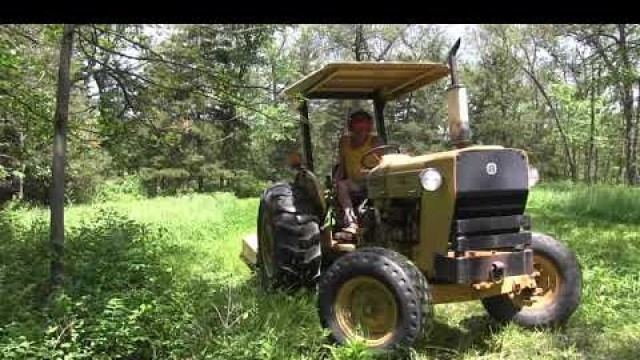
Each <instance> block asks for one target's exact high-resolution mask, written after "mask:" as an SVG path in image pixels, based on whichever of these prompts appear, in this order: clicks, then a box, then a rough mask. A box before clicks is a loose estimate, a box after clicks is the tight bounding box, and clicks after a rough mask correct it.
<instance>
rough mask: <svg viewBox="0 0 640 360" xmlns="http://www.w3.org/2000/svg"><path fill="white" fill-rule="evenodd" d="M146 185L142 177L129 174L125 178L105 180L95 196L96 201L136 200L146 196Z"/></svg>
mask: <svg viewBox="0 0 640 360" xmlns="http://www.w3.org/2000/svg"><path fill="white" fill-rule="evenodd" d="M144 194H145V193H144V187H143V184H142V180H141V179H140V177H138V176H135V175H129V176H126V177H124V178H116V179H110V180H105V181H104V182H103V183H101V184H100V185H99V187H98V189H97V191H96V195H95V196H94V198H93V201H94V202H95V203H103V202H107V201H128V200H129V201H135V200H140V199H142V198H144Z"/></svg>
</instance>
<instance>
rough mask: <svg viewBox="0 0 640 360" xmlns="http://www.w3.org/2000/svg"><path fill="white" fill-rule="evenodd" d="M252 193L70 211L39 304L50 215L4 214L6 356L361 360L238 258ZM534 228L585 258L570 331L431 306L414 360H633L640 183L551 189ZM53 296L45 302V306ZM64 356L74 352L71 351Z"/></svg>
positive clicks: (639, 303) (1, 334)
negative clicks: (50, 289)
mask: <svg viewBox="0 0 640 360" xmlns="http://www.w3.org/2000/svg"><path fill="white" fill-rule="evenodd" d="M257 204H258V200H257V199H242V200H239V199H236V198H235V197H234V196H233V195H230V194H226V193H220V194H214V195H187V196H182V197H167V198H155V199H148V200H133V199H132V200H129V201H127V200H120V201H117V202H106V203H103V204H97V205H83V206H75V207H71V208H69V210H68V211H67V213H66V224H67V249H66V261H67V269H66V271H67V273H68V274H69V278H68V281H67V286H66V290H65V294H64V296H60V297H58V298H56V299H53V300H52V301H50V302H47V301H45V300H46V299H44V298H43V296H42V294H43V293H45V292H46V283H47V280H48V278H47V274H48V263H47V261H46V258H47V257H46V247H45V244H46V241H47V236H48V235H47V219H48V213H47V212H46V211H44V210H40V209H31V210H26V209H20V208H18V209H13V210H5V211H4V212H3V213H2V215H0V216H1V217H0V227H1V229H0V260H1V261H0V299H2V301H1V302H0V358H2V359H28V358H31V359H36V358H61V359H62V358H65V359H76V358H87V359H115V358H122V359H148V358H154V359H320V358H326V359H334V358H335V359H358V358H363V359H364V358H369V356H370V355H371V354H369V353H367V352H366V351H363V350H362V349H361V348H360V347H359V346H358V345H357V344H356V345H353V346H349V347H342V348H336V347H333V346H330V345H329V344H328V343H327V342H326V339H325V336H324V335H325V334H323V331H322V329H321V328H320V325H319V321H318V318H317V314H316V308H315V297H314V295H313V294H306V293H302V294H298V295H296V296H285V295H279V294H275V295H268V294H263V293H259V292H257V291H256V290H255V283H254V278H253V276H252V274H251V273H250V271H249V270H248V269H247V267H246V266H245V265H244V263H243V262H242V261H241V260H240V258H239V253H240V249H241V243H240V239H241V238H242V236H243V235H245V234H248V233H251V232H253V229H254V226H255V218H256V212H257V211H256V210H257ZM529 212H530V213H531V214H532V215H533V218H534V228H535V229H536V230H537V231H542V232H547V233H551V234H553V235H555V236H556V237H557V238H558V239H561V240H562V241H564V242H566V243H567V244H569V246H570V247H571V248H572V249H574V250H575V251H576V252H577V254H578V257H579V260H580V262H581V264H582V271H583V281H584V287H583V301H582V304H581V306H580V308H579V309H578V311H577V312H576V314H575V315H574V316H573V317H572V319H571V321H570V322H569V324H568V325H567V327H566V328H565V329H562V330H557V331H553V332H552V331H530V330H523V329H520V328H518V327H516V326H513V325H507V326H503V327H501V326H499V325H497V324H495V323H493V322H492V321H491V320H490V319H489V318H488V316H487V315H486V314H485V313H484V311H483V309H482V307H481V305H480V304H479V303H477V302H469V303H460V304H451V305H439V306H436V313H437V315H436V316H437V325H436V328H435V330H434V333H433V336H432V337H431V338H429V339H426V340H424V341H422V342H420V343H418V344H417V345H416V347H415V353H407V354H403V355H402V356H403V357H405V358H415V359H475V358H482V359H636V358H637V352H638V351H639V350H640V322H638V317H640V310H639V309H640V284H639V280H640V190H637V189H636V190H631V189H624V188H604V187H600V188H593V189H589V188H586V187H582V186H578V187H576V186H572V185H569V184H567V185H564V186H554V187H552V188H551V187H550V188H544V187H541V188H539V189H536V190H535V191H534V192H533V194H532V196H531V198H530V203H529ZM47 304H49V305H47ZM65 356H66V357H65Z"/></svg>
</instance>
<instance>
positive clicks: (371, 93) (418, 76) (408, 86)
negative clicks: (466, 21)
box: [284, 62, 449, 101]
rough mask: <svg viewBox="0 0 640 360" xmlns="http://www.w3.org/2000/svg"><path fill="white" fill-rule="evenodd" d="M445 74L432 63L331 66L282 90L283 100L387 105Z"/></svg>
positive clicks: (446, 71)
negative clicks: (363, 101) (372, 102)
mask: <svg viewBox="0 0 640 360" xmlns="http://www.w3.org/2000/svg"><path fill="white" fill-rule="evenodd" d="M448 74H449V67H448V66H447V65H446V64H440V63H432V62H334V63H330V64H327V65H325V66H324V67H323V68H321V69H319V70H317V71H314V72H312V73H311V74H309V75H307V76H305V77H304V78H302V79H301V80H299V81H298V82H296V83H294V84H293V85H291V86H289V87H288V88H286V89H285V91H284V94H285V96H286V97H287V98H290V99H292V98H297V97H302V98H305V99H372V100H382V101H389V100H393V99H395V98H398V97H399V96H402V95H404V94H407V93H410V92H412V91H414V90H417V89H419V88H421V87H423V86H425V85H428V84H431V83H434V82H436V81H438V80H440V79H442V78H443V77H446V76H447V75H448Z"/></svg>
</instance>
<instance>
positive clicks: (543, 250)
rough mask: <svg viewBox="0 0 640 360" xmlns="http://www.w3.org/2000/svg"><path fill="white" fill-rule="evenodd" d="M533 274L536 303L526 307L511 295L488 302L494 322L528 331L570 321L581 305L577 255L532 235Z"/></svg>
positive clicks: (580, 277) (544, 237) (554, 241)
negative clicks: (517, 326)
mask: <svg viewBox="0 0 640 360" xmlns="http://www.w3.org/2000/svg"><path fill="white" fill-rule="evenodd" d="M531 248H532V249H533V265H534V270H535V271H537V272H539V276H537V277H536V282H537V285H538V289H537V292H538V293H537V294H534V296H532V300H534V301H533V303H531V304H523V303H522V302H520V301H519V300H517V299H516V298H512V297H511V296H510V295H508V294H504V295H500V296H494V297H490V298H485V299H483V300H482V304H483V305H484V307H485V309H486V310H487V312H488V313H489V315H490V316H491V317H493V318H494V319H496V320H498V321H501V322H506V321H513V322H514V323H516V324H518V325H520V326H523V327H525V328H535V327H557V326H561V325H563V324H564V323H566V321H567V320H568V319H569V318H570V317H571V315H572V314H573V312H574V311H575V310H576V309H577V307H578V305H579V303H580V297H581V292H582V275H581V271H580V265H579V264H578V260H577V258H576V256H575V254H574V253H573V252H572V251H571V250H569V249H568V248H567V247H566V246H565V245H564V244H562V243H560V242H558V241H557V240H556V239H554V238H552V237H550V236H547V235H542V234H533V237H532V243H531Z"/></svg>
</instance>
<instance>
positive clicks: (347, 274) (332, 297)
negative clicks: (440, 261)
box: [318, 248, 433, 349]
mask: <svg viewBox="0 0 640 360" xmlns="http://www.w3.org/2000/svg"><path fill="white" fill-rule="evenodd" d="M429 294H430V292H429V288H428V286H427V282H426V279H425V278H424V276H423V275H422V273H421V272H420V271H419V270H418V269H417V268H416V267H415V265H414V264H413V263H411V262H410V261H409V260H408V259H407V258H406V257H404V256H402V255H400V254H398V253H395V252H394V251H392V250H389V249H384V248H365V249H360V250H356V251H354V252H351V253H349V254H346V255H343V256H342V257H340V258H339V259H338V260H336V262H335V263H333V264H332V265H331V267H330V268H329V269H328V270H327V272H326V273H325V274H324V275H323V277H322V280H321V281H320V284H319V298H318V301H319V315H320V321H321V324H322V326H323V327H324V328H326V329H329V330H330V332H331V337H332V339H333V340H334V341H335V342H337V343H339V344H346V343H348V342H350V341H363V342H364V343H365V344H366V345H367V346H368V347H370V348H373V349H390V348H398V347H408V346H411V345H413V344H414V342H415V341H416V340H417V339H419V338H420V336H421V335H423V334H424V332H425V330H427V329H429V328H431V323H432V321H433V313H432V307H431V297H430V295H429Z"/></svg>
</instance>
